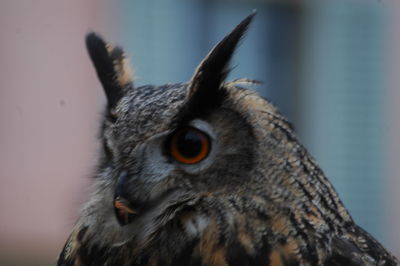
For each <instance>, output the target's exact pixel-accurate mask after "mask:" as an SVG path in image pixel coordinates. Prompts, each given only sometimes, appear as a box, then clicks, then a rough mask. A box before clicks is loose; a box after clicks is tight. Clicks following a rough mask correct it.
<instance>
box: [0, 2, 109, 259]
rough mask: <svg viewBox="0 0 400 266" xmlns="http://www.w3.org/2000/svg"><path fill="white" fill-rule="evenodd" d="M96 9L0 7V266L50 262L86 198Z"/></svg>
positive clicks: (81, 5) (94, 108) (76, 5)
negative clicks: (89, 45)
mask: <svg viewBox="0 0 400 266" xmlns="http://www.w3.org/2000/svg"><path fill="white" fill-rule="evenodd" d="M99 3H101V2H99V1H96V0H89V1H80V0H73V1H71V0H69V1H52V0H35V1H29V0H26V1H23V0H18V1H15V0H3V1H1V2H0V44H1V45H0V47H1V49H0V88H1V89H0V128H1V129H0V213H1V218H0V264H1V265H4V264H5V263H4V261H6V260H8V261H9V262H10V264H11V260H10V258H12V257H18V258H19V259H21V261H22V260H24V259H25V258H24V257H26V258H28V259H29V261H32V260H31V259H30V258H31V257H34V258H36V257H37V258H39V259H41V260H42V259H43V261H44V262H47V261H49V262H54V261H55V258H56V256H57V255H58V252H59V250H60V249H61V247H62V245H63V243H64V241H65V240H66V238H67V236H68V234H69V232H70V230H71V227H72V225H73V223H74V220H75V218H74V217H76V214H77V211H78V206H79V205H80V203H81V202H82V200H83V198H84V197H85V192H86V190H87V185H85V184H87V183H88V182H89V178H88V176H90V173H91V172H92V169H93V165H94V162H95V154H96V142H95V135H96V129H97V124H98V117H99V114H100V111H101V103H102V102H103V96H102V92H101V89H100V85H99V84H98V82H97V79H96V77H95V73H94V70H93V68H92V66H91V65H90V62H89V60H88V57H87V54H86V51H85V46H84V36H85V33H86V32H87V31H88V30H89V29H98V30H100V31H101V25H100V23H99V21H100V20H101V15H102V14H101V13H100V11H101V7H100V5H99ZM21 261H19V262H12V263H15V264H21V265H22V262H21ZM15 264H14V265H15ZM25 265H26V264H25ZM41 265H43V264H41Z"/></svg>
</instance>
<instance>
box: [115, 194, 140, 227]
mask: <svg viewBox="0 0 400 266" xmlns="http://www.w3.org/2000/svg"><path fill="white" fill-rule="evenodd" d="M114 211H115V216H116V217H117V221H118V223H119V224H120V225H121V226H124V225H127V224H130V223H131V222H132V221H133V219H134V218H135V216H136V214H137V212H136V211H135V210H134V209H132V208H131V207H130V204H129V202H128V201H127V200H126V199H124V198H121V197H120V196H116V197H115V198H114Z"/></svg>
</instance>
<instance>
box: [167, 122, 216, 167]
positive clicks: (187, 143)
mask: <svg viewBox="0 0 400 266" xmlns="http://www.w3.org/2000/svg"><path fill="white" fill-rule="evenodd" d="M210 148H211V142H210V138H209V137H208V135H207V134H206V133H204V132H202V131H200V130H198V129H196V128H194V127H185V128H183V129H181V130H178V131H177V132H176V133H174V134H173V135H172V136H171V138H170V140H169V145H168V151H169V154H170V155H171V157H172V158H173V159H174V160H176V161H177V162H179V163H182V164H195V163H198V162H201V161H202V160H204V159H205V158H206V157H207V155H208V154H209V152H210Z"/></svg>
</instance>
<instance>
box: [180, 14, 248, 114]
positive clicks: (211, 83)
mask: <svg viewBox="0 0 400 266" xmlns="http://www.w3.org/2000/svg"><path fill="white" fill-rule="evenodd" d="M255 14H256V13H255V11H253V13H252V14H250V15H249V16H247V17H246V18H245V19H244V20H243V21H242V22H240V23H239V24H238V25H237V26H236V27H235V28H234V29H233V31H231V33H229V34H228V35H227V36H225V38H224V39H223V40H222V41H220V42H219V43H218V44H217V45H216V46H215V47H214V48H213V49H212V50H211V52H209V54H208V55H207V56H206V57H205V58H204V59H203V61H202V62H201V63H200V65H199V66H198V67H197V69H196V71H195V73H194V75H193V77H192V79H191V80H190V82H189V84H188V89H187V96H186V97H187V100H186V101H187V102H186V104H185V107H184V108H183V109H182V112H181V114H180V116H181V117H183V118H181V119H188V118H187V117H198V116H204V115H206V114H207V113H208V112H209V111H210V110H213V109H214V108H215V107H217V106H218V105H219V104H220V103H221V102H222V101H223V99H224V98H225V95H226V91H225V90H222V89H220V88H221V86H222V84H223V82H224V81H225V78H226V76H227V75H228V72H229V62H230V60H231V58H232V55H233V54H234V52H235V50H236V47H237V46H238V43H239V41H240V39H241V38H242V37H243V35H244V34H245V32H246V30H247V28H248V26H249V25H250V23H251V21H252V20H253V17H254V16H255Z"/></svg>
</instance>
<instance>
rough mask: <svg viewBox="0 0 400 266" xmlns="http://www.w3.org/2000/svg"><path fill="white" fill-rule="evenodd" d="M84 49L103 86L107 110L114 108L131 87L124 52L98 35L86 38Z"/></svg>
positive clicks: (89, 35)
mask: <svg viewBox="0 0 400 266" xmlns="http://www.w3.org/2000/svg"><path fill="white" fill-rule="evenodd" d="M86 47H87V50H88V52H89V56H90V59H91V60H92V62H93V65H94V67H95V69H96V72H97V76H98V77H99V79H100V82H101V84H102V85H103V88H104V92H105V94H106V97H107V102H108V106H109V108H110V109H111V108H114V107H115V106H116V104H117V103H118V101H119V100H120V99H121V98H122V97H123V95H124V94H125V93H126V91H127V90H128V89H129V88H131V87H133V75H132V69H131V67H130V63H129V59H128V58H127V57H126V56H125V54H124V51H123V50H122V49H121V48H120V47H118V46H116V47H113V46H112V45H110V44H108V43H106V42H105V41H104V40H103V39H102V38H101V37H100V36H99V35H98V34H96V33H94V32H91V33H89V34H88V35H87V36H86Z"/></svg>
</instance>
